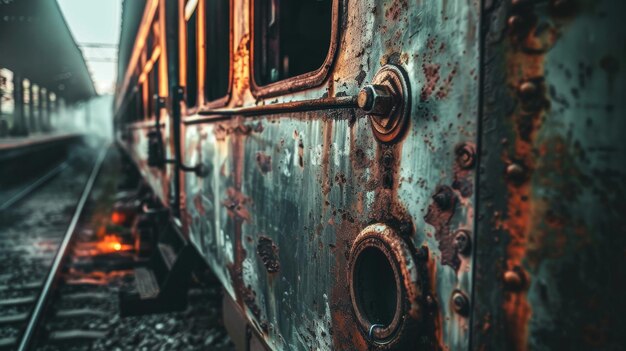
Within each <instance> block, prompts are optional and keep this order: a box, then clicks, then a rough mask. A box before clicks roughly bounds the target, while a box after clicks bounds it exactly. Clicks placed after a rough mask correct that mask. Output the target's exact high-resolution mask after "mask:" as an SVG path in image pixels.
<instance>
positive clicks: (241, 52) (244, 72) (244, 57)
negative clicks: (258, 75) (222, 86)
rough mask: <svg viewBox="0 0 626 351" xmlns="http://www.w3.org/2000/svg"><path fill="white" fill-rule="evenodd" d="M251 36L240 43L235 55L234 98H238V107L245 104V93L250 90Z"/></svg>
mask: <svg viewBox="0 0 626 351" xmlns="http://www.w3.org/2000/svg"><path fill="white" fill-rule="evenodd" d="M249 54H250V35H249V34H247V33H246V34H245V35H244V36H243V37H242V38H241V40H240V41H239V45H237V49H236V50H235V52H234V53H233V72H235V73H234V74H233V77H234V79H233V96H235V97H236V99H237V100H235V105H236V106H241V105H242V104H243V98H244V96H245V92H246V91H248V90H249V88H250V79H249V77H250V61H249V59H248V58H249Z"/></svg>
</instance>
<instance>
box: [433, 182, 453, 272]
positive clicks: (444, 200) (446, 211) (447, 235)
mask: <svg viewBox="0 0 626 351" xmlns="http://www.w3.org/2000/svg"><path fill="white" fill-rule="evenodd" d="M432 199H433V202H432V203H431V204H430V205H429V206H428V212H427V213H426V216H424V221H426V223H428V224H430V225H432V226H433V227H434V228H435V239H436V240H437V242H438V243H439V246H438V248H439V251H440V252H441V264H442V265H444V266H445V265H447V266H450V267H452V268H453V269H454V270H455V271H458V270H459V267H460V266H461V259H459V256H458V254H457V248H456V246H455V245H454V233H452V231H451V230H450V220H451V219H452V216H453V215H454V210H455V207H456V204H457V202H458V200H457V198H456V195H455V193H454V191H453V190H452V189H451V188H450V187H449V186H445V185H444V186H441V187H439V188H438V189H437V191H436V193H435V195H433V197H432Z"/></svg>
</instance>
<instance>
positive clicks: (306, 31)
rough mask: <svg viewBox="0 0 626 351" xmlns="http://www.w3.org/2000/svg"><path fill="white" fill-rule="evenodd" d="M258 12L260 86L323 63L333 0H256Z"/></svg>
mask: <svg viewBox="0 0 626 351" xmlns="http://www.w3.org/2000/svg"><path fill="white" fill-rule="evenodd" d="M254 12H255V13H254V16H255V17H254V24H255V25H254V27H255V28H254V41H255V42H254V75H255V77H254V78H255V81H256V83H257V84H258V85H266V84H269V83H273V82H275V81H278V80H281V79H286V78H290V77H295V76H297V75H300V74H303V73H307V72H312V71H315V70H317V69H318V68H320V67H321V66H322V64H323V63H324V60H325V59H326V55H327V54H328V50H329V48H330V33H331V27H332V0H255V2H254Z"/></svg>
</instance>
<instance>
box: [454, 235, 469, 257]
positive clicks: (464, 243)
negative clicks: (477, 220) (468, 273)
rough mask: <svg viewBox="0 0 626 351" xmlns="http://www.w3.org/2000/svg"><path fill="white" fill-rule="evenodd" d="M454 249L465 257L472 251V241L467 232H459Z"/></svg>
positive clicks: (455, 237) (455, 238)
mask: <svg viewBox="0 0 626 351" xmlns="http://www.w3.org/2000/svg"><path fill="white" fill-rule="evenodd" d="M454 247H455V248H456V250H457V252H458V253H460V254H463V255H467V254H468V253H469V251H470V248H471V247H472V245H471V239H470V236H469V233H468V231H467V230H462V229H461V230H458V231H457V232H456V235H455V236H454Z"/></svg>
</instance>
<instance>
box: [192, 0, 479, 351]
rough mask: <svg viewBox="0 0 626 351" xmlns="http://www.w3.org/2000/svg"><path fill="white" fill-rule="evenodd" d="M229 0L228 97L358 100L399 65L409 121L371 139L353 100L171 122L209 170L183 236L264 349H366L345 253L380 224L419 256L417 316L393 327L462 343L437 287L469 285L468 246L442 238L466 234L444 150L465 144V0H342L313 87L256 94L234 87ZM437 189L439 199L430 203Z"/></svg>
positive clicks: (446, 295)
mask: <svg viewBox="0 0 626 351" xmlns="http://www.w3.org/2000/svg"><path fill="white" fill-rule="evenodd" d="M243 3H244V4H242V5H235V6H234V10H235V13H234V18H237V19H240V20H241V23H238V22H237V21H236V22H235V24H234V35H233V36H234V40H235V43H234V45H233V46H234V47H235V48H237V49H236V51H235V58H234V62H233V64H234V67H233V69H234V78H233V79H234V89H233V94H234V95H233V98H232V99H231V100H230V101H231V103H230V105H229V106H230V107H237V106H244V107H245V106H253V105H263V104H270V103H272V104H273V103H281V102H288V101H294V100H312V99H320V98H324V97H341V96H356V95H357V94H358V92H359V91H360V89H361V88H362V87H363V85H364V84H366V83H369V82H371V81H372V80H373V78H374V76H375V74H376V73H377V72H378V71H379V70H380V69H381V67H383V66H384V65H386V64H394V65H398V66H400V67H401V68H402V69H403V70H405V71H406V72H407V78H408V82H407V83H408V85H409V86H410V90H409V91H410V92H411V96H410V99H411V101H412V109H411V112H410V120H409V123H408V124H407V126H406V130H405V131H404V137H403V138H402V139H401V140H400V141H398V142H397V143H393V144H388V145H383V144H380V143H379V142H377V141H376V139H375V137H374V135H373V132H372V128H371V125H370V122H369V119H368V118H366V116H365V115H364V114H363V113H362V112H360V111H359V110H358V109H356V108H352V109H350V108H348V109H346V108H342V109H334V108H333V107H332V106H327V107H326V108H324V107H323V106H320V107H319V110H317V111H315V110H314V111H302V112H280V111H270V112H272V114H268V115H258V114H256V116H255V117H245V116H243V115H242V116H235V117H230V118H229V119H224V118H222V119H216V120H215V121H214V122H211V121H210V120H207V119H203V120H202V121H201V123H197V118H196V117H194V116H190V117H188V118H187V120H189V121H194V119H196V121H195V122H192V123H194V124H193V125H187V126H186V127H185V137H184V143H185V144H184V150H185V162H186V163H189V164H193V163H195V162H197V161H203V162H205V163H206V164H210V165H211V167H212V173H211V175H210V176H209V177H205V178H198V177H195V176H194V175H192V174H187V175H186V178H185V185H186V188H185V190H184V192H185V198H186V203H185V212H184V222H185V225H186V228H187V230H188V231H189V233H190V237H191V238H192V240H193V242H194V243H195V245H196V246H198V247H199V248H200V250H201V251H202V253H203V255H204V257H205V258H206V259H207V261H208V262H209V263H210V264H211V265H212V267H213V268H214V270H216V271H217V272H218V276H220V278H221V279H222V282H223V283H224V285H225V287H226V290H227V291H228V292H229V294H230V295H231V296H232V297H233V299H235V300H236V301H238V303H239V304H240V305H241V306H242V307H243V308H244V310H245V311H246V314H247V317H248V318H249V319H250V320H251V321H252V323H253V325H254V327H255V328H256V329H257V330H258V331H259V333H260V334H261V335H263V338H264V339H265V342H267V343H268V344H269V345H270V346H271V347H273V348H275V349H311V348H319V349H329V348H334V349H361V350H366V349H368V348H370V347H374V346H371V345H374V343H372V340H370V339H369V336H368V331H366V330H363V329H362V328H361V327H360V325H359V323H358V321H357V320H356V317H355V314H354V312H353V305H352V302H351V299H350V292H349V286H348V283H347V277H348V258H349V257H348V256H349V253H350V249H351V247H352V245H353V242H354V240H355V239H356V237H357V235H358V234H359V233H360V232H361V231H362V230H363V229H364V228H365V227H367V226H368V225H369V224H371V223H376V222H380V223H384V224H387V225H390V226H392V227H393V228H394V230H396V231H398V232H399V233H401V235H402V237H403V238H404V240H406V242H407V244H408V245H409V247H411V248H412V249H413V250H414V254H415V255H416V257H418V256H419V257H421V259H419V261H418V262H419V267H414V269H416V270H420V271H421V272H422V273H423V274H420V277H422V278H421V280H420V286H419V287H420V289H421V291H422V292H423V294H421V295H419V296H416V297H414V298H415V299H416V301H419V305H420V308H419V311H420V313H421V314H423V318H420V323H416V324H414V325H411V327H410V328H407V329H404V330H403V331H402V333H405V334H406V335H405V336H404V337H405V338H406V337H409V339H411V343H412V344H414V345H421V346H422V347H427V348H439V347H441V348H443V347H449V348H467V347H468V346H469V329H468V327H469V322H468V316H467V315H460V314H459V313H456V312H455V311H454V309H453V307H452V302H451V298H452V295H453V293H454V292H456V291H462V292H464V294H466V295H468V296H469V295H470V294H471V290H472V288H471V269H470V267H471V260H472V257H471V254H470V255H461V254H460V253H459V252H458V249H456V246H455V244H454V240H453V239H454V236H455V235H456V233H457V232H458V231H459V230H465V232H466V233H469V236H472V232H473V212H474V211H473V196H474V191H473V179H474V169H473V167H472V165H471V164H469V165H468V163H467V161H466V160H465V161H464V162H465V164H464V165H460V164H459V161H457V159H458V158H459V157H458V156H457V153H456V152H455V148H457V146H458V145H475V144H476V142H477V140H476V137H477V134H476V131H477V120H478V118H477V113H478V72H479V67H478V62H479V61H478V47H479V45H478V12H479V8H478V5H477V4H456V3H455V4H453V3H445V2H444V3H441V2H419V3H417V4H411V10H410V11H408V8H409V7H408V2H403V1H384V2H376V3H375V2H369V1H340V2H339V7H340V24H341V26H340V32H339V42H338V47H339V50H338V53H337V56H336V57H335V60H334V62H333V66H332V69H331V70H330V77H329V78H328V79H327V80H326V81H325V83H323V84H322V85H320V86H319V87H317V88H311V89H307V90H304V91H300V92H295V93H289V94H286V95H283V96H276V97H273V98H271V99H268V100H257V99H254V98H253V96H252V94H251V93H250V89H249V85H248V84H246V83H245V82H248V81H249V80H250V76H249V68H248V66H247V63H248V61H249V59H248V58H249V56H248V55H249V50H248V45H249V38H250V32H249V29H248V27H247V21H249V12H248V9H249V6H247V4H246V2H243ZM373 33H376V35H374V34H373ZM238 57H242V58H241V59H238ZM242 112H245V111H242ZM470 157H474V156H473V155H471V156H470ZM470 163H471V162H470ZM441 189H448V190H449V193H450V194H449V196H450V199H449V204H448V207H447V208H446V210H445V211H440V210H435V209H430V208H431V207H433V206H435V205H433V204H434V203H435V201H436V195H437V194H438V192H439V191H440V190H441ZM444 212H445V213H444ZM429 222H431V223H429ZM432 223H437V224H432ZM422 246H424V247H423V248H422ZM444 257H446V258H445V259H444ZM448 259H449V260H452V261H454V262H455V264H448V263H446V262H447V261H446V260H448ZM415 308H417V307H415ZM406 313H408V311H406ZM373 332H374V333H377V331H373ZM390 346H392V345H387V346H385V345H381V346H379V347H382V348H389V347H390ZM396 346H397V345H396Z"/></svg>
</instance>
